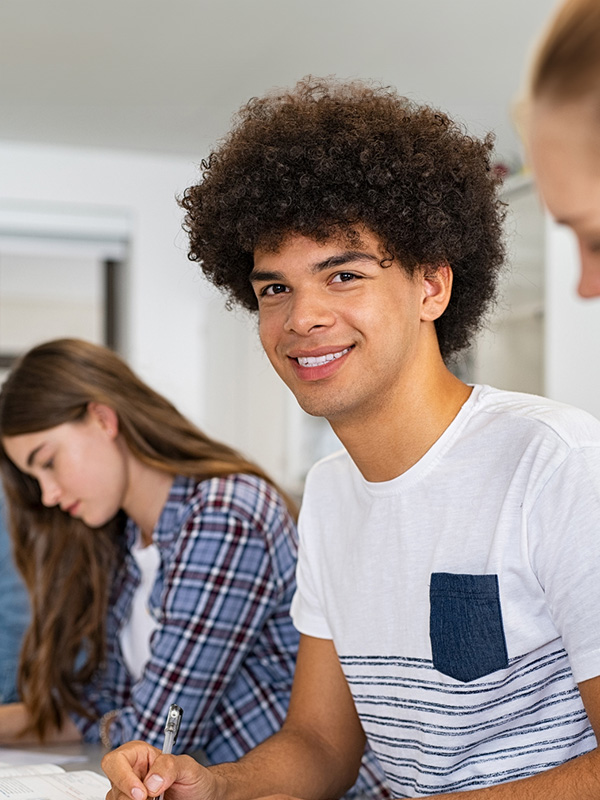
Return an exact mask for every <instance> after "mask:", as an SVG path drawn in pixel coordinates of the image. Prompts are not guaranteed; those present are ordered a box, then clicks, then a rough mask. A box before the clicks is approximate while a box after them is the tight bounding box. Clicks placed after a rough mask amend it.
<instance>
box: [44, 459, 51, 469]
mask: <svg viewBox="0 0 600 800" xmlns="http://www.w3.org/2000/svg"><path fill="white" fill-rule="evenodd" d="M53 466H54V459H53V458H49V459H48V461H46V462H44V463H43V464H42V469H52V467H53Z"/></svg>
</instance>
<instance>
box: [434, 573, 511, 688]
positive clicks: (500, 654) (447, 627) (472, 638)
mask: <svg viewBox="0 0 600 800" xmlns="http://www.w3.org/2000/svg"><path fill="white" fill-rule="evenodd" d="M429 602H430V612H429V637H430V639H431V650H432V653H433V666H434V667H435V668H436V669H437V670H438V671H439V672H443V673H444V675H449V676H450V677H451V678H455V679H456V680H457V681H462V682H463V683H468V682H469V681H474V680H476V679H477V678H482V677H483V676H484V675H489V674H490V673H492V672H496V670H499V669H503V668H505V667H507V666H508V654H507V650H506V639H505V637H504V626H503V624H502V609H501V607H500V592H499V589H498V576H497V575H454V574H452V573H449V572H434V573H432V575H431V586H430V589H429Z"/></svg>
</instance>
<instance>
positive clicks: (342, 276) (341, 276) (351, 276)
mask: <svg viewBox="0 0 600 800" xmlns="http://www.w3.org/2000/svg"><path fill="white" fill-rule="evenodd" d="M355 279H358V275H356V274H355V273H354V272H338V273H337V275H334V276H333V278H332V279H331V282H332V283H348V281H353V280H355Z"/></svg>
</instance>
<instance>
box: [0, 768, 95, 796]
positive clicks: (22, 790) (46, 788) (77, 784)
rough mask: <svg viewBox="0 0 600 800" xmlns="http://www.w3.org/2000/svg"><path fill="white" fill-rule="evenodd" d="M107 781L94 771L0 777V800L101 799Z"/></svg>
mask: <svg viewBox="0 0 600 800" xmlns="http://www.w3.org/2000/svg"><path fill="white" fill-rule="evenodd" d="M109 789H110V782H109V781H108V779H107V778H103V777H102V776H101V775H98V773H96V772H91V771H89V770H82V771H80V772H63V773H60V774H57V775H27V776H24V777H22V776H16V777H12V778H4V777H2V776H0V798H5V797H8V798H17V800H66V799H68V800H104V798H105V797H106V793H107V792H108V791H109Z"/></svg>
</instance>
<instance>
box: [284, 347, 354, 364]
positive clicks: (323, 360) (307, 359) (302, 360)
mask: <svg viewBox="0 0 600 800" xmlns="http://www.w3.org/2000/svg"><path fill="white" fill-rule="evenodd" d="M351 349H352V348H351V347H347V348H346V349H345V350H340V351H339V353H326V354H325V355H324V356H298V358H297V359H296V361H297V362H298V364H300V366H301V367H321V366H323V364H327V362H328V361H335V360H336V358H341V357H342V356H345V355H346V353H349V352H350V350H351Z"/></svg>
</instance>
